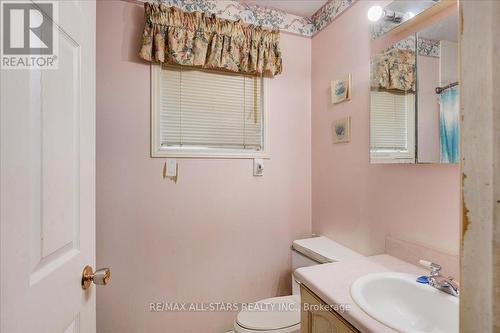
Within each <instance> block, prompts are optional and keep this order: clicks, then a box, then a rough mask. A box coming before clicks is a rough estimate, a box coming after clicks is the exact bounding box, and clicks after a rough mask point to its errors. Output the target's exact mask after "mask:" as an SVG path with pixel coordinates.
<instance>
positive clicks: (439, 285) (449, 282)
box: [420, 260, 460, 297]
mask: <svg viewBox="0 0 500 333" xmlns="http://www.w3.org/2000/svg"><path fill="white" fill-rule="evenodd" d="M420 265H422V266H424V267H427V268H429V269H430V270H431V273H430V275H429V276H428V277H427V278H428V281H429V282H428V284H429V285H430V286H431V287H434V288H436V289H438V290H441V291H443V292H445V293H447V294H450V295H453V296H455V297H458V296H459V295H460V291H459V285H458V283H457V282H456V281H455V280H453V278H452V277H451V276H449V277H444V276H442V275H441V274H440V273H439V271H441V265H439V264H436V263H433V262H430V261H427V260H420Z"/></svg>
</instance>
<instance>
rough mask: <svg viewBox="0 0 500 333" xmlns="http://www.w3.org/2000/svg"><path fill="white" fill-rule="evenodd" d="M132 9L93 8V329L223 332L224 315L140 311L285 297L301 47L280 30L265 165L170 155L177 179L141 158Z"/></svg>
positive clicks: (298, 154)
mask: <svg viewBox="0 0 500 333" xmlns="http://www.w3.org/2000/svg"><path fill="white" fill-rule="evenodd" d="M142 26H143V9H142V7H141V6H139V5H137V4H134V3H130V2H120V1H98V3H97V261H98V266H100V267H107V266H109V267H111V268H112V276H113V278H112V282H111V284H110V285H109V286H107V287H106V288H99V291H98V295H97V307H98V310H97V313H98V318H97V325H98V326H97V327H98V332H101V333H103V332H123V333H126V332H148V333H154V332H178V333H183V332H204V333H210V332H217V333H220V332H224V330H226V329H229V328H231V327H232V321H233V319H234V314H233V313H224V312H220V313H183V312H177V313H150V312H149V311H148V304H149V302H152V301H169V302H173V301H180V302H218V301H226V302H250V301H255V300H258V299H262V298H265V297H271V296H275V295H279V294H286V293H288V292H289V291H290V273H291V272H290V266H291V259H290V244H291V242H292V240H293V239H296V238H300V237H306V236H308V235H310V232H311V183H310V174H311V170H310V162H311V156H310V154H311V153H310V147H311V142H310V136H311V131H310V126H311V124H310V120H311V115H310V105H311V101H310V93H311V92H310V85H311V82H310V77H311V40H310V39H307V38H302V37H298V36H292V35H287V34H283V35H282V42H281V47H282V50H283V57H284V59H283V62H284V73H283V74H282V75H280V76H278V77H276V78H275V79H273V80H272V81H271V83H270V84H271V86H270V126H271V127H270V133H271V154H272V158H271V159H270V160H266V161H265V175H264V176H263V177H260V178H259V177H253V176H252V161H251V160H197V159H184V160H180V162H179V163H180V173H179V181H178V183H177V184H174V183H172V182H171V181H169V180H163V179H162V177H161V174H162V167H163V163H164V160H163V159H153V158H150V157H149V112H150V106H149V93H150V87H149V66H148V65H147V64H146V63H144V62H143V61H141V60H140V59H139V58H138V56H137V53H138V50H139V40H140V35H141V30H142Z"/></svg>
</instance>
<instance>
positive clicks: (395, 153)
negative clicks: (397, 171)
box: [368, 91, 417, 164]
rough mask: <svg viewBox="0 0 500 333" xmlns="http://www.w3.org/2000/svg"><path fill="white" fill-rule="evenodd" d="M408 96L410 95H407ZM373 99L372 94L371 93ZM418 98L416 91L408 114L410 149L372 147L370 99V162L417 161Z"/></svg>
mask: <svg viewBox="0 0 500 333" xmlns="http://www.w3.org/2000/svg"><path fill="white" fill-rule="evenodd" d="M373 92H374V91H370V94H372V93H373ZM406 97H408V95H406ZM370 99H371V95H370ZM416 100H417V93H416V92H415V93H414V96H413V103H412V105H413V107H412V108H411V110H410V112H409V114H408V116H407V123H406V126H407V128H408V135H407V143H408V149H407V150H395V149H386V150H382V149H377V150H373V149H372V148H371V118H372V106H371V100H370V112H369V113H370V116H369V122H368V123H369V126H370V144H369V153H370V163H371V164H414V163H416V153H417V147H416V142H417V141H416V134H417V131H416V123H417V119H416V117H417V112H416V109H417V105H416Z"/></svg>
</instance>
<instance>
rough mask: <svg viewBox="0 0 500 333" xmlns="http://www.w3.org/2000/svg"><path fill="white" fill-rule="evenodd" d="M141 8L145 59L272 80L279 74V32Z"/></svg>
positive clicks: (152, 6) (193, 14)
mask: <svg viewBox="0 0 500 333" xmlns="http://www.w3.org/2000/svg"><path fill="white" fill-rule="evenodd" d="M144 10H145V12H144V20H145V26H144V32H143V35H142V47H141V50H140V57H141V58H142V59H144V60H147V61H151V62H160V63H169V64H177V65H186V66H196V67H202V68H207V69H217V70H224V71H231V72H239V73H244V74H251V75H264V76H271V77H272V76H274V75H276V74H280V73H281V71H282V60H281V52H280V48H279V31H278V30H265V29H262V28H261V27H258V26H254V25H245V24H244V23H242V22H241V21H230V20H225V19H220V18H217V17H215V16H213V15H212V16H210V15H205V14H204V13H201V12H184V11H182V10H180V9H178V8H176V7H169V6H166V5H164V4H153V3H145V4H144Z"/></svg>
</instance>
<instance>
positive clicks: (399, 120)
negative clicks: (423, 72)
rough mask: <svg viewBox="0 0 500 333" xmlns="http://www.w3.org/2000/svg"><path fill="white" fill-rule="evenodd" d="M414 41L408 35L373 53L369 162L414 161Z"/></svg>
mask: <svg viewBox="0 0 500 333" xmlns="http://www.w3.org/2000/svg"><path fill="white" fill-rule="evenodd" d="M415 43H416V41H415V36H414V35H411V36H409V37H408V38H406V39H403V40H401V41H399V42H397V43H395V44H393V45H392V46H390V47H389V48H387V49H385V50H383V51H382V52H379V53H377V54H375V55H374V56H373V57H372V60H371V66H370V68H371V92H370V158H371V162H372V163H414V162H415V92H416V55H415Z"/></svg>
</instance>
